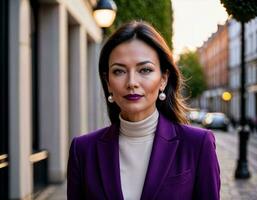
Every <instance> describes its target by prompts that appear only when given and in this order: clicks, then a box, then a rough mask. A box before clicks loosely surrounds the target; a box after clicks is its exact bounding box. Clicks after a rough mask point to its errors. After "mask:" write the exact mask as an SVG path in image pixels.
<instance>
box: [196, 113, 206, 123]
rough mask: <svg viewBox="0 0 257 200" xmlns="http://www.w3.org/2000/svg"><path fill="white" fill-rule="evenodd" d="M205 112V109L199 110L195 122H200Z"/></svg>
mask: <svg viewBox="0 0 257 200" xmlns="http://www.w3.org/2000/svg"><path fill="white" fill-rule="evenodd" d="M206 114H207V111H206V110H200V111H199V114H198V118H197V120H196V122H197V123H198V124H201V123H202V121H203V119H204V118H205V116H206Z"/></svg>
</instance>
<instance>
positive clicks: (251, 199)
mask: <svg viewBox="0 0 257 200" xmlns="http://www.w3.org/2000/svg"><path fill="white" fill-rule="evenodd" d="M213 132H214V135H215V137H216V146H217V154H218V159H219V163H220V168H221V200H232V199H233V200H256V199H257V134H256V133H255V134H251V136H250V140H249V146H248V162H249V170H250V172H251V175H252V176H251V178H250V179H248V180H235V178H234V173H235V168H236V164H237V162H236V161H237V158H238V135H237V131H236V130H230V131H229V132H222V131H216V130H215V131H213ZM65 199H66V183H64V184H62V185H59V186H56V185H52V186H50V187H48V188H47V189H46V190H45V191H44V192H43V193H42V194H41V195H40V196H39V197H38V198H36V200H65Z"/></svg>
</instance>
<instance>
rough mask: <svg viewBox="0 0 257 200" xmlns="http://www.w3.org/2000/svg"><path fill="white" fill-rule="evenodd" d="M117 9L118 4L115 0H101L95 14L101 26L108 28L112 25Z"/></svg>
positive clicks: (95, 8)
mask: <svg viewBox="0 0 257 200" xmlns="http://www.w3.org/2000/svg"><path fill="white" fill-rule="evenodd" d="M116 11H117V6H116V4H115V2H114V1H113V0H99V1H98V2H97V4H96V6H95V7H94V12H93V16H94V18H95V20H96V23H97V24H98V25H99V26H100V27H102V28H107V27H109V26H111V25H112V23H113V21H114V19H115V17H116Z"/></svg>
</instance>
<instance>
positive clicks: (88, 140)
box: [73, 126, 111, 146]
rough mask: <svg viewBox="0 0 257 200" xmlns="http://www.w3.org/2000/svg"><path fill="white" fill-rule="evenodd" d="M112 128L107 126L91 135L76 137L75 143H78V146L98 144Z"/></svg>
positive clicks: (90, 133)
mask: <svg viewBox="0 0 257 200" xmlns="http://www.w3.org/2000/svg"><path fill="white" fill-rule="evenodd" d="M110 128H111V126H107V127H104V128H101V129H98V130H95V131H92V132H89V133H84V134H82V135H80V136H77V137H74V138H73V141H74V143H76V146H80V145H83V146H86V145H87V144H94V143H96V142H97V141H98V140H99V139H100V138H102V137H103V135H104V134H105V133H106V132H107V131H108V130H109V129H110Z"/></svg>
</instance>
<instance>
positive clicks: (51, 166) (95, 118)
mask: <svg viewBox="0 0 257 200" xmlns="http://www.w3.org/2000/svg"><path fill="white" fill-rule="evenodd" d="M95 3H96V0H72V1H70V0H3V1H1V6H0V7H1V14H0V15H1V20H0V21H1V24H0V26H1V30H3V31H1V33H0V37H1V46H0V48H1V50H0V52H1V60H0V63H1V66H0V70H1V71H0V76H1V77H0V80H1V86H0V87H1V88H0V95H1V98H0V101H1V102H0V105H1V112H0V113H1V114H0V115H1V116H0V117H1V122H0V123H1V125H0V126H1V127H0V128H1V129H0V130H1V133H0V199H8V198H9V199H33V198H34V197H35V196H36V195H37V192H38V191H40V190H41V189H42V188H44V187H45V186H46V185H47V184H48V183H61V182H63V181H64V180H65V179H66V165H67V157H68V149H69V144H70V141H71V139H72V138H73V137H74V136H77V135H81V134H82V133H85V132H88V131H90V130H93V129H96V128H97V127H101V126H103V124H104V123H106V121H105V115H106V112H105V110H104V107H105V106H104V103H103V99H104V98H103V94H102V91H101V86H100V81H99V78H98V71H97V66H98V57H99V50H100V47H101V41H102V30H101V28H100V27H98V26H97V25H96V23H95V21H94V19H93V16H92V7H93V6H94V5H95Z"/></svg>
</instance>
